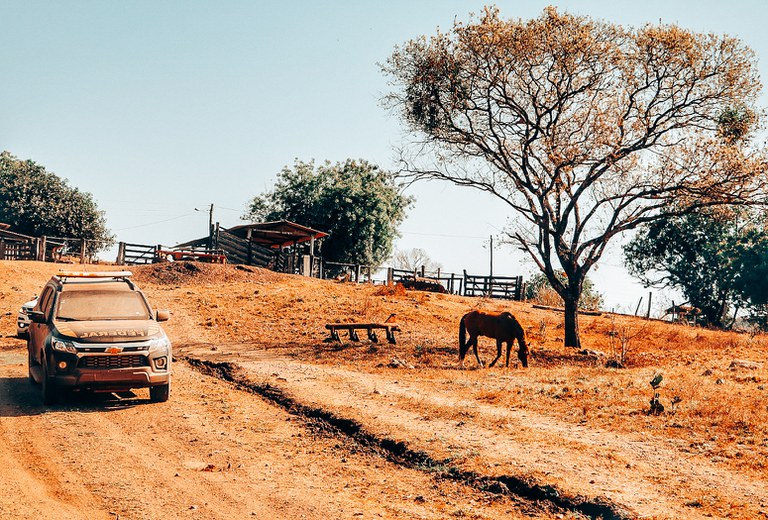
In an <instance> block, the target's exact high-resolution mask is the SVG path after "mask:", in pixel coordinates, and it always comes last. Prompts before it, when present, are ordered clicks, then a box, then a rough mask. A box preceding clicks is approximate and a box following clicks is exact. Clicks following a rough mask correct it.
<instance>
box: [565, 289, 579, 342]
mask: <svg viewBox="0 0 768 520" xmlns="http://www.w3.org/2000/svg"><path fill="white" fill-rule="evenodd" d="M563 300H564V302H565V346H566V347H572V348H581V340H580V339H579V298H578V297H573V296H572V295H566V296H565V297H564V298H563Z"/></svg>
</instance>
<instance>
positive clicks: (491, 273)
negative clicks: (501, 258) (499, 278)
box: [490, 235, 493, 278]
mask: <svg viewBox="0 0 768 520" xmlns="http://www.w3.org/2000/svg"><path fill="white" fill-rule="evenodd" d="M490 251H491V268H490V277H491V278H493V235H491V248H490Z"/></svg>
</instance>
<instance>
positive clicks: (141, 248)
mask: <svg viewBox="0 0 768 520" xmlns="http://www.w3.org/2000/svg"><path fill="white" fill-rule="evenodd" d="M159 249H161V247H160V246H148V245H146V244H129V243H127V242H120V243H119V244H118V245H117V260H116V262H115V263H117V264H118V265H143V264H151V263H154V262H155V261H156V258H157V254H156V252H157V251H158V250H159Z"/></svg>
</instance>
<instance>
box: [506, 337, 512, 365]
mask: <svg viewBox="0 0 768 520" xmlns="http://www.w3.org/2000/svg"><path fill="white" fill-rule="evenodd" d="M512 342H513V340H509V341H507V362H506V364H505V365H504V366H505V367H509V353H510V352H511V351H512Z"/></svg>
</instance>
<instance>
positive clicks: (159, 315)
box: [155, 309, 171, 321]
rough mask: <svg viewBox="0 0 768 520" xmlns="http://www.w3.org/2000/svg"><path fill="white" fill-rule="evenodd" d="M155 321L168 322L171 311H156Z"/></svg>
mask: <svg viewBox="0 0 768 520" xmlns="http://www.w3.org/2000/svg"><path fill="white" fill-rule="evenodd" d="M155 319H156V320H157V321H168V320H170V319H171V311H169V310H168V309H157V312H156V313H155Z"/></svg>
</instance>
